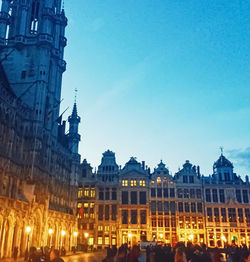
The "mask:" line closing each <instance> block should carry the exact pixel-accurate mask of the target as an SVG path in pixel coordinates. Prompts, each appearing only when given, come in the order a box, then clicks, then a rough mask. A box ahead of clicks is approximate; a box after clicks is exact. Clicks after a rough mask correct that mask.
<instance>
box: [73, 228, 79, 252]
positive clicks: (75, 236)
mask: <svg viewBox="0 0 250 262" xmlns="http://www.w3.org/2000/svg"><path fill="white" fill-rule="evenodd" d="M73 235H74V242H75V243H74V246H75V248H76V247H77V236H78V232H74V234H73ZM75 248H74V251H75Z"/></svg>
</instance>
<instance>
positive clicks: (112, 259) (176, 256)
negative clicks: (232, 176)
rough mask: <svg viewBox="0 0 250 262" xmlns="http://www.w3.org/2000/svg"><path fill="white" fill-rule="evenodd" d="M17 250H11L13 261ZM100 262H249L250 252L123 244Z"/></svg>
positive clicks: (33, 260)
mask: <svg viewBox="0 0 250 262" xmlns="http://www.w3.org/2000/svg"><path fill="white" fill-rule="evenodd" d="M17 252H18V249H16V248H15V249H14V250H13V257H14V259H16V257H17ZM60 255H65V249H63V248H61V250H58V249H54V248H53V247H51V248H49V247H45V248H40V249H36V248H35V247H31V248H30V250H29V252H26V253H25V258H24V261H25V262H64V260H63V259H62V258H61V257H60ZM103 262H250V250H249V249H248V248H247V247H246V246H243V247H242V246H241V247H237V246H227V247H225V248H223V249H219V248H207V247H206V245H202V246H199V245H195V246H194V245H192V243H188V244H187V245H186V246H185V244H184V243H182V242H180V243H177V245H176V246H175V247H171V246H170V245H164V246H152V245H148V246H146V249H144V250H143V251H142V250H141V249H140V246H139V245H134V246H133V247H129V246H128V245H127V244H123V245H122V246H121V247H120V248H119V249H117V247H116V246H113V247H112V248H110V247H109V248H107V255H106V258H105V259H104V260H103Z"/></svg>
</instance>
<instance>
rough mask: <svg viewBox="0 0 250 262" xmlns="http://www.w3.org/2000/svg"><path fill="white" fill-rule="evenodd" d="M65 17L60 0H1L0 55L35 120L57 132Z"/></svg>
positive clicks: (52, 131)
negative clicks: (31, 110) (32, 112)
mask: <svg viewBox="0 0 250 262" xmlns="http://www.w3.org/2000/svg"><path fill="white" fill-rule="evenodd" d="M66 25H67V18H66V17H65V14H64V10H63V9H62V8H61V0H2V8H1V12H0V59H1V62H2V65H3V67H4V70H5V73H6V75H7V78H8V80H9V83H10V86H11V87H12V89H13V91H14V92H15V94H16V95H17V97H20V99H21V100H22V102H24V103H25V104H27V105H28V106H29V107H31V108H32V109H33V110H34V119H33V120H34V121H35V122H36V123H37V124H38V125H39V126H43V127H45V128H46V129H48V131H50V132H51V133H52V134H53V135H54V136H57V123H56V119H57V118H58V115H59V106H60V99H61V83H62V74H63V72H64V71H65V69H66V62H65V61H64V60H63V55H64V47H65V46H66V42H67V40H66V38H65V37H64V35H65V27H66Z"/></svg>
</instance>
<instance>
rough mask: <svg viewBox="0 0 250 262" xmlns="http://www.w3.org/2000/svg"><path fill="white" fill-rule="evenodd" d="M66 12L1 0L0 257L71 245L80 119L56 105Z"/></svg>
mask: <svg viewBox="0 0 250 262" xmlns="http://www.w3.org/2000/svg"><path fill="white" fill-rule="evenodd" d="M66 25H67V19H66V17H65V14H64V10H62V9H61V0H39V1H38V0H26V1H18V0H11V1H10V0H2V7H1V12H0V62H1V63H0V80H1V81H0V89H1V90H0V120H1V121H0V137H1V143H0V258H3V257H11V256H12V253H13V248H14V247H18V256H20V255H24V253H25V250H26V249H27V248H28V247H31V246H35V247H41V246H46V245H49V246H51V245H53V246H55V247H56V248H60V247H62V246H64V247H65V249H66V250H70V249H71V247H72V246H75V245H76V238H75V233H74V232H76V231H77V219H76V199H77V188H78V187H77V175H78V173H79V167H80V156H79V155H78V143H79V140H80V136H79V134H78V124H79V122H80V118H79V116H78V115H77V110H76V104H75V105H74V108H73V111H72V114H71V115H70V117H69V119H68V121H69V133H68V134H65V125H66V122H65V121H63V123H61V117H59V107H60V100H61V81H62V74H63V72H64V71H65V69H66V67H65V66H66V63H65V61H64V60H63V53H64V47H65V46H66V38H65V37H64V31H65V27H66Z"/></svg>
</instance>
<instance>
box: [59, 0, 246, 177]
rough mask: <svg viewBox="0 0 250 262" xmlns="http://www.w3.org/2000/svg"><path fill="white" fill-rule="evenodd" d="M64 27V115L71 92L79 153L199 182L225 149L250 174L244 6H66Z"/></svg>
mask: <svg viewBox="0 0 250 262" xmlns="http://www.w3.org/2000/svg"><path fill="white" fill-rule="evenodd" d="M65 12H66V15H67V17H68V19H69V25H68V27H67V31H66V36H67V38H68V46H67V48H66V50H65V59H66V61H67V71H66V72H65V74H64V79H63V91H62V97H63V98H64V101H63V103H62V108H61V110H64V109H65V108H66V107H67V106H68V105H70V106H71V108H70V111H67V113H66V114H65V116H67V114H69V113H70V112H71V110H72V104H73V101H74V89H75V88H77V89H78V98H77V102H78V112H79V115H80V116H81V120H82V121H81V124H80V133H81V136H82V141H81V144H80V153H81V155H82V158H87V160H88V162H90V163H91V165H92V166H93V167H97V166H98V165H99V163H100V160H101V157H102V153H103V152H104V151H105V150H107V149H110V150H112V151H114V152H115V153H116V157H117V163H118V164H119V165H124V164H125V163H126V162H127V161H128V160H129V157H131V156H135V157H137V160H138V161H142V160H145V161H146V164H148V165H149V166H150V167H151V168H154V167H155V166H156V165H157V164H158V163H159V161H160V160H161V159H162V160H163V161H164V162H165V163H166V165H167V166H168V167H169V169H170V171H171V172H172V173H175V172H176V171H177V170H178V167H181V166H182V164H183V163H184V162H185V160H186V159H189V160H190V161H191V163H193V164H195V165H200V167H201V172H202V173H203V174H205V175H208V174H211V173H212V165H213V163H214V161H216V160H217V159H218V157H219V154H220V147H221V146H223V148H224V154H225V156H226V157H228V158H229V159H230V160H231V161H232V162H233V163H234V166H235V171H236V172H237V173H238V174H240V175H242V176H243V177H245V175H246V174H249V173H250V172H249V171H250V117H249V116H250V86H249V76H250V57H249V54H250V45H249V43H250V34H249V24H250V15H249V14H250V2H249V1H235V0H233V1H231V0H227V1H200V0H197V1H183V0H182V1H181V0H175V1H172V0H165V1H163V0H162V1H156V0H154V1H149V0H133V1H132V0H126V1H124V0H106V1H101V0H98V1H97V0H74V1H69V0H66V1H65Z"/></svg>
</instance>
